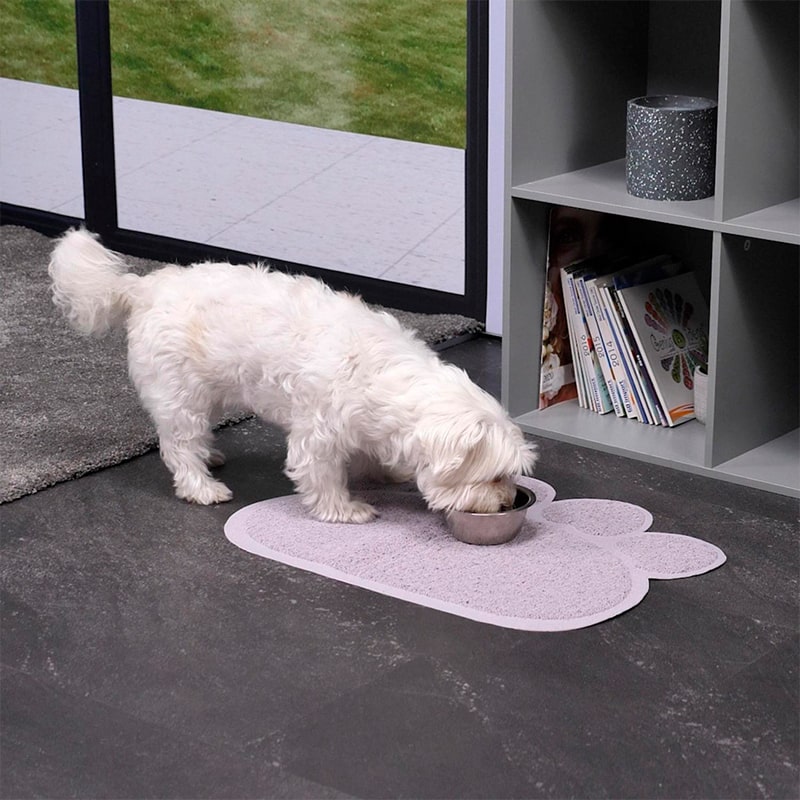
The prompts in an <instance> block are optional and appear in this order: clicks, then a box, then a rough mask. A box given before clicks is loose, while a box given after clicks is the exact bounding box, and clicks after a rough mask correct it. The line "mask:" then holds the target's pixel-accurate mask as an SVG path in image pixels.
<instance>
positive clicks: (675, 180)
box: [626, 94, 717, 200]
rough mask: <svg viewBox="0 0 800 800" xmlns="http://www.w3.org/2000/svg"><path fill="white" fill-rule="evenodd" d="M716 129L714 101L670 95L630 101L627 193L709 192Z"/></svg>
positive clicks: (675, 196) (691, 195)
mask: <svg viewBox="0 0 800 800" xmlns="http://www.w3.org/2000/svg"><path fill="white" fill-rule="evenodd" d="M716 133H717V104H716V101H714V100H709V99H707V98H705V97H688V96H685V95H674V94H669V95H656V96H652V97H636V98H634V99H633V100H629V101H628V126H627V137H626V155H627V186H628V192H629V193H630V194H632V195H634V196H635V197H645V198H648V199H650V200H699V199H701V198H703V197H710V196H711V195H712V194H714V165H715V161H716V159H715V155H716Z"/></svg>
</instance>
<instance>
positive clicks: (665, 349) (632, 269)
mask: <svg viewBox="0 0 800 800" xmlns="http://www.w3.org/2000/svg"><path fill="white" fill-rule="evenodd" d="M587 213H588V212H587ZM592 213H594V212H592ZM597 216H602V215H597ZM555 230H556V229H555V228H554V227H553V226H552V225H551V237H552V236H553V235H554V233H555ZM603 249H604V250H605V252H603V253H602V254H601V255H594V256H593V257H590V258H579V259H577V260H574V259H573V260H571V261H567V262H566V263H565V260H564V259H561V261H558V260H557V259H553V258H551V259H550V260H549V261H548V273H549V275H548V285H549V286H550V287H552V285H553V282H552V278H553V274H554V273H555V274H556V275H557V276H558V294H557V297H558V300H557V303H558V305H557V312H556V313H555V314H554V313H553V311H552V306H551V311H550V314H549V315H546V316H545V319H546V322H552V321H553V320H554V319H556V318H557V317H558V318H559V322H560V324H561V325H565V327H566V331H563V332H562V341H563V342H564V344H565V348H568V349H569V354H568V356H567V359H568V363H570V366H571V368H570V377H571V378H572V381H573V383H572V384H571V386H570V388H571V392H570V393H569V394H564V393H562V394H561V396H560V397H558V398H556V397H554V396H553V395H550V396H546V394H545V393H546V391H547V389H548V386H549V387H550V388H551V389H552V388H563V387H559V386H558V382H557V381H556V382H552V383H550V384H548V382H547V380H546V379H545V372H546V369H545V366H546V357H547V355H548V354H547V353H546V352H545V347H544V346H543V348H542V373H541V374H542V382H541V385H540V389H541V391H542V393H541V394H540V408H546V407H547V406H548V405H553V404H554V403H556V402H562V401H563V400H564V399H575V400H577V402H578V404H579V405H580V406H581V407H582V408H586V409H589V410H591V411H593V412H595V413H598V414H608V413H610V412H612V411H613V412H614V414H615V415H616V416H617V417H620V418H622V419H631V420H636V421H638V422H640V423H643V424H648V425H662V426H668V427H673V426H675V425H678V424H680V423H682V422H686V421H687V420H689V419H693V418H694V394H693V381H694V368H695V366H698V365H703V364H705V363H706V361H707V358H708V307H707V304H706V302H705V300H704V298H703V296H702V294H701V292H700V290H699V287H698V284H697V281H696V278H695V276H694V273H692V272H690V271H688V270H687V268H686V267H685V265H683V264H682V263H681V262H680V261H678V260H676V259H675V258H673V257H671V256H669V255H658V256H655V257H650V258H646V259H636V258H633V257H632V256H631V255H629V254H627V253H625V252H624V251H623V250H620V249H618V248H617V249H614V248H612V247H605V248H603ZM548 252H549V254H550V255H551V256H552V254H553V250H552V249H549V251H548ZM555 296H556V295H555V292H551V293H550V297H549V299H548V300H546V304H547V303H548V302H549V303H553V298H554V297H555ZM553 329H554V327H553V326H548V325H547V324H545V326H544V331H543V342H544V341H546V340H547V336H548V334H549V333H550V332H552V330H553ZM565 348H562V350H561V353H560V354H559V358H560V359H561V360H563V358H564V350H565Z"/></svg>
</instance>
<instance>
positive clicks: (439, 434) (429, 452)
mask: <svg viewBox="0 0 800 800" xmlns="http://www.w3.org/2000/svg"><path fill="white" fill-rule="evenodd" d="M485 437H486V424H485V423H484V422H482V421H476V420H473V419H470V420H465V419H460V418H455V419H452V420H448V421H447V423H445V422H442V423H441V424H439V425H434V426H429V427H425V428H422V429H421V430H420V431H418V435H417V438H418V441H419V445H420V449H421V455H422V460H423V461H424V462H425V463H426V464H427V466H428V467H429V468H430V470H431V472H432V473H433V474H434V475H435V476H436V477H437V478H439V479H442V478H445V479H446V478H447V477H448V476H452V475H455V474H456V473H457V472H458V471H459V470H460V469H461V468H462V467H463V466H464V464H465V462H466V461H467V460H468V459H469V458H471V457H472V455H473V453H474V451H475V449H476V448H477V447H478V446H479V445H480V444H481V442H482V441H484V439H485Z"/></svg>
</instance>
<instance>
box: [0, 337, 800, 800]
mask: <svg viewBox="0 0 800 800" xmlns="http://www.w3.org/2000/svg"><path fill="white" fill-rule="evenodd" d="M499 354H500V345H499V344H498V342H497V341H494V340H489V339H476V340H473V341H470V342H467V343H466V344H462V345H459V346H458V347H455V348H452V349H450V350H447V351H445V354H444V355H445V357H446V358H448V359H449V360H452V361H454V362H456V363H459V364H461V365H462V366H465V367H466V368H467V369H468V370H469V371H470V373H471V374H472V375H473V377H474V378H475V379H476V380H477V381H478V382H479V383H481V384H482V385H484V386H486V387H487V388H488V389H489V390H491V391H494V392H497V389H498V381H499ZM221 443H222V447H223V449H224V450H225V451H226V453H227V455H228V463H227V465H226V466H225V467H223V473H224V478H225V480H226V482H227V483H228V484H229V485H230V486H231V487H232V488H233V490H234V493H235V499H234V500H233V502H232V503H230V504H227V505H225V506H220V507H216V508H198V507H193V506H189V505H187V504H185V503H182V502H180V501H178V500H176V499H175V498H174V497H173V496H172V494H171V488H170V481H169V478H168V476H167V473H166V470H165V468H164V467H163V466H162V465H161V463H160V461H159V459H158V456H157V455H156V454H155V453H151V454H149V455H146V456H143V457H140V458H137V459H135V460H133V461H130V462H128V463H126V464H122V465H120V466H117V467H113V468H111V469H107V470H103V471H102V472H99V473H96V474H94V475H89V476H86V477H84V478H81V479H79V480H75V481H71V482H68V483H64V484H61V485H58V486H55V487H53V488H51V489H47V490H45V491H42V492H40V493H38V494H35V495H31V496H28V497H24V498H22V499H20V500H17V501H15V502H13V503H9V504H7V505H5V506H2V507H0V537H1V538H0V588H1V589H2V598H3V605H2V627H1V628H0V631H1V632H2V649H0V656H1V660H2V695H1V696H0V697H1V699H2V709H1V711H2V715H1V716H0V734H2V739H1V740H0V745H1V746H2V751H0V758H1V760H0V766H1V767H2V769H1V770H0V794H2V797H3V798H8V799H9V800H10V799H11V798H33V797H40V798H65V797H75V798H122V797H125V798H147V797H158V798H339V797H361V798H388V797H397V798H400V797H405V798H539V797H542V798H567V797H572V798H601V797H608V798H729V799H730V798H772V799H778V798H795V797H797V796H798V794H799V793H800V782H799V780H798V761H799V759H798V748H799V747H800V740H799V739H798V674H797V672H798V660H799V658H798V656H799V652H798V649H799V648H798V593H797V579H798V574H799V573H800V570H799V569H798V539H797V534H798V504H797V501H796V500H793V499H790V498H787V497H782V496H779V495H773V494H768V493H764V492H759V491H756V490H751V489H746V488H740V487H735V486H731V485H730V484H727V483H722V482H716V481H713V480H710V479H706V478H701V477H698V476H692V475H687V474H684V473H680V472H675V471H672V470H669V469H666V468H661V467H655V466H651V465H647V464H643V463H640V462H634V461H630V460H627V459H624V458H620V457H617V456H611V455H607V454H602V453H597V452H594V451H591V450H586V449H582V448H578V447H573V446H570V445H566V444H562V443H556V442H552V441H547V440H542V441H541V442H540V445H541V455H542V458H541V465H540V467H539V469H538V473H537V474H538V476H539V477H540V478H542V480H545V481H547V482H548V483H550V484H551V485H553V486H554V487H555V488H556V490H557V491H558V496H559V498H561V499H565V498H568V497H591V496H598V497H604V498H612V499H619V500H625V501H629V502H633V503H637V504H640V505H643V506H644V507H646V508H647V509H648V510H650V511H651V512H652V513H653V515H654V525H653V529H654V530H664V531H671V532H685V533H690V534H694V535H697V536H700V537H701V538H704V539H706V540H708V541H710V542H713V543H714V544H717V545H718V546H720V547H722V548H723V549H724V550H725V552H726V554H727V556H728V561H727V563H726V564H725V565H724V566H723V567H721V568H720V569H718V570H716V571H714V572H712V573H709V574H707V575H703V576H699V577H696V578H689V579H685V580H676V581H662V582H659V581H654V582H653V584H652V586H651V589H650V592H649V594H648V596H647V597H646V598H645V600H644V601H643V602H642V603H641V604H640V605H639V606H637V607H635V608H634V609H632V610H631V611H629V612H627V613H626V614H623V615H622V616H619V617H617V618H615V619H612V620H609V621H607V622H605V623H602V624H600V625H597V626H594V627H591V628H586V629H583V630H579V631H574V632H569V633H560V634H531V633H526V632H520V631H511V630H506V629H501V628H497V627H492V626H489V625H485V624H481V623H476V622H471V621H468V620H466V619H462V618H459V617H454V616H449V615H447V614H444V613H442V612H438V611H434V610H432V609H428V608H422V607H419V606H415V605H412V604H409V603H406V602H403V601H400V600H396V599H392V598H389V597H385V596H382V595H377V594H372V593H371V592H369V591H366V590H363V589H359V588H356V587H353V586H349V585H345V584H341V583H337V582H335V581H332V580H329V579H325V578H322V577H320V576H316V575H313V574H310V573H306V572H302V571H300V570H297V569H294V568H291V567H288V566H285V565H281V564H277V563H274V562H271V561H268V560H266V559H263V558H258V557H256V556H252V555H250V554H248V553H246V552H244V551H242V550H240V549H238V548H236V547H234V546H233V545H231V544H230V543H229V542H228V541H227V540H226V538H225V537H224V535H223V530H222V527H223V523H224V521H225V519H227V517H228V516H229V515H230V514H231V513H233V512H234V511H235V510H236V509H238V508H241V507H242V506H243V505H245V504H248V503H251V502H255V501H257V500H261V499H265V498H267V497H272V496H277V495H280V494H285V493H287V492H289V491H291V488H290V485H289V483H288V481H287V480H286V479H285V478H284V477H283V476H282V474H281V463H282V460H283V457H284V443H283V439H282V437H281V436H280V435H279V434H278V433H277V432H276V431H275V430H273V429H271V428H269V427H266V426H264V425H262V424H260V423H258V422H257V421H249V422H246V423H242V424H240V425H238V426H234V427H232V428H229V429H226V430H225V431H224V432H223V433H222V436H221Z"/></svg>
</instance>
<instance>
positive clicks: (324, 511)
mask: <svg viewBox="0 0 800 800" xmlns="http://www.w3.org/2000/svg"><path fill="white" fill-rule="evenodd" d="M332 451H334V448H332V447H331V446H330V442H328V441H327V440H326V439H324V438H322V437H319V436H317V435H315V434H312V435H310V436H301V435H298V433H297V432H296V431H292V433H290V434H289V437H288V453H287V456H286V474H287V475H288V477H289V478H290V479H291V480H292V482H293V483H294V485H295V488H296V489H297V492H298V494H299V495H300V499H301V502H302V503H303V505H304V506H305V507H306V508H307V509H308V510H309V513H310V514H311V515H312V516H313V517H316V518H317V519H319V520H322V521H323V522H369V521H370V520H371V519H374V518H375V517H376V516H377V512H376V511H375V509H374V508H373V507H372V506H371V505H369V503H364V502H363V501H361V500H355V499H354V498H352V497H351V496H350V491H349V490H348V488H347V458H346V456H345V455H344V454H340V453H338V452H332Z"/></svg>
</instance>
